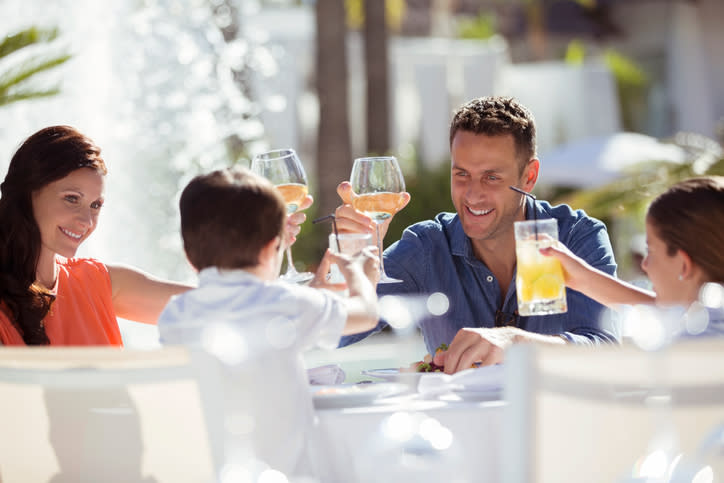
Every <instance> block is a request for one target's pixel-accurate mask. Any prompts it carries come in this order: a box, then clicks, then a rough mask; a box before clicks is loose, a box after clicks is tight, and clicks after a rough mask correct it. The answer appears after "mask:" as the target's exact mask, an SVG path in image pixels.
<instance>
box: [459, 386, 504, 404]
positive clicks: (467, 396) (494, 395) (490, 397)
mask: <svg viewBox="0 0 724 483" xmlns="http://www.w3.org/2000/svg"><path fill="white" fill-rule="evenodd" d="M452 394H455V395H456V396H457V397H459V398H460V399H462V400H463V401H476V402H477V401H496V400H499V399H502V397H503V389H502V388H490V389H481V390H474V391H471V390H461V391H457V390H453V391H452Z"/></svg>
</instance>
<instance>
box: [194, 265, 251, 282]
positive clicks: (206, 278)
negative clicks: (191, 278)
mask: <svg viewBox="0 0 724 483" xmlns="http://www.w3.org/2000/svg"><path fill="white" fill-rule="evenodd" d="M254 279H258V277H257V276H256V275H254V274H252V273H249V272H247V271H246V270H242V269H236V270H219V269H218V268H217V267H207V268H204V269H203V270H201V271H200V272H199V285H204V284H207V283H219V282H221V283H234V282H242V281H246V280H254Z"/></svg>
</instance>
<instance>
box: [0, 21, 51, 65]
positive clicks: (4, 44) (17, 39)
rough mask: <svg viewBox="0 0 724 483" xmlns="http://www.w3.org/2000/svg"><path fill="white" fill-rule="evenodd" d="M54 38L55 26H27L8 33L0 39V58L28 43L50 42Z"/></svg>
mask: <svg viewBox="0 0 724 483" xmlns="http://www.w3.org/2000/svg"><path fill="white" fill-rule="evenodd" d="M56 38H58V29H56V28H49V29H42V28H38V27H29V28H27V29H25V30H21V31H20V32H17V33H15V34H11V35H8V36H6V37H5V38H3V39H2V41H0V59H1V58H3V57H5V56H7V55H10V54H11V53H13V52H16V51H18V50H20V49H23V48H25V47H27V46H29V45H34V44H38V43H41V42H51V41H53V40H55V39H56Z"/></svg>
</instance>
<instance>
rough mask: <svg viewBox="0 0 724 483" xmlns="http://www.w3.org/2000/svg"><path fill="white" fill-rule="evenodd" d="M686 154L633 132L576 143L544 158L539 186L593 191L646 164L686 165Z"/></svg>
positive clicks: (542, 157) (672, 145)
mask: <svg viewBox="0 0 724 483" xmlns="http://www.w3.org/2000/svg"><path fill="white" fill-rule="evenodd" d="M686 159H687V156H686V152H685V151H684V149H683V148H682V147H680V146H677V145H675V144H667V143H662V142H661V141H659V140H658V139H656V138H654V137H651V136H646V135H644V134H637V133H631V132H619V133H614V134H609V135H606V136H597V137H592V138H587V139H584V140H581V141H574V142H572V143H569V144H565V145H563V146H560V147H559V148H557V149H555V150H553V151H551V152H549V153H545V154H541V156H540V160H541V167H540V176H539V178H538V180H539V183H540V184H542V185H563V186H575V187H589V188H590V187H594V186H599V185H602V184H605V183H607V182H609V181H613V180H614V179H616V178H619V177H621V176H623V175H624V174H625V172H626V170H627V169H628V168H630V167H632V166H634V165H636V164H639V163H642V162H647V161H668V162H672V163H683V162H685V161H686Z"/></svg>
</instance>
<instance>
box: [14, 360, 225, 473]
mask: <svg viewBox="0 0 724 483" xmlns="http://www.w3.org/2000/svg"><path fill="white" fill-rule="evenodd" d="M214 364H215V361H213V360H211V359H210V358H208V356H206V355H204V354H201V353H197V352H190V351H188V350H187V349H185V348H181V347H171V348H168V347H167V348H162V349H157V350H152V351H133V350H123V349H117V348H110V347H96V348H91V347H83V348H71V347H44V348H39V347H23V348H2V349H0V428H2V429H0V481H5V482H13V481H33V482H52V483H60V482H65V481H68V482H71V481H72V482H85V481H88V482H91V481H92V482H99V481H103V482H116V481H117V482H125V483H128V482H174V483H178V482H210V481H216V473H217V470H218V468H219V467H220V464H221V459H222V454H223V434H222V425H221V417H222V416H221V415H222V412H221V402H220V401H221V398H220V396H219V393H218V387H219V386H218V384H219V383H218V381H217V375H216V374H217V372H216V368H215V367H214Z"/></svg>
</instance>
